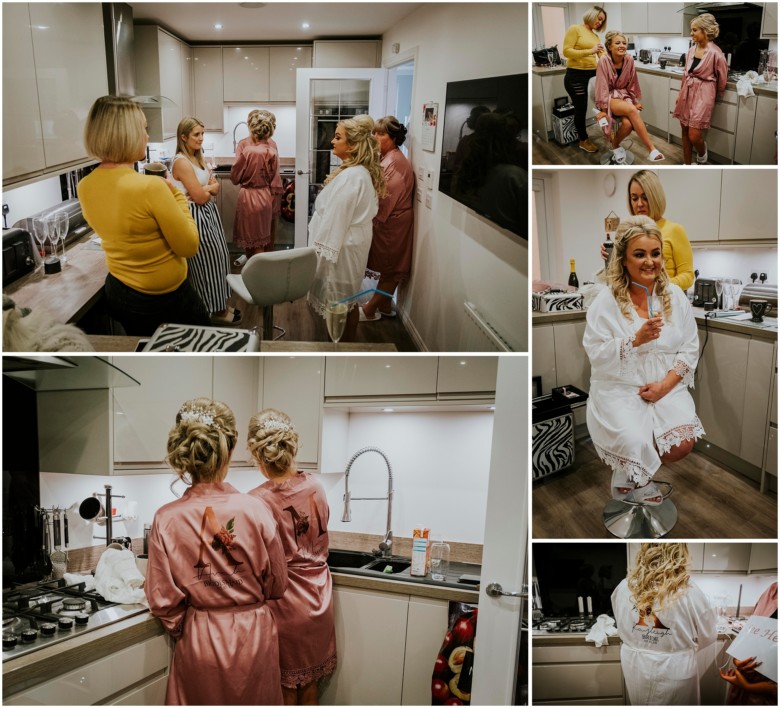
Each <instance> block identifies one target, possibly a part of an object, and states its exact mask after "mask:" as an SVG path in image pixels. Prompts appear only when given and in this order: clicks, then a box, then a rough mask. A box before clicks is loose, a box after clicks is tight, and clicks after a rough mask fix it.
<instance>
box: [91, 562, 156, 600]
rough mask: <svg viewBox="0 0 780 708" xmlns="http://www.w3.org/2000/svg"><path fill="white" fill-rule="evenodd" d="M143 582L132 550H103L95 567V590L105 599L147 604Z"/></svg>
mask: <svg viewBox="0 0 780 708" xmlns="http://www.w3.org/2000/svg"><path fill="white" fill-rule="evenodd" d="M143 583H144V576H143V575H142V574H141V572H140V571H139V570H138V567H137V566H136V564H135V556H134V555H133V552H132V551H130V550H128V549H126V548H123V549H122V550H119V549H116V548H106V550H105V551H103V555H101V556H100V560H99V561H98V564H97V568H96V569H95V590H97V591H98V592H99V593H100V594H101V595H102V596H103V597H104V598H106V600H110V601H111V602H121V603H124V604H142V605H147V602H146V594H145V593H144V591H143V588H142V585H143ZM147 606H148V605H147Z"/></svg>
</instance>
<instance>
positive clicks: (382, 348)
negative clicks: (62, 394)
mask: <svg viewBox="0 0 780 708" xmlns="http://www.w3.org/2000/svg"><path fill="white" fill-rule="evenodd" d="M87 339H88V340H89V343H90V344H91V345H92V346H93V347H94V349H95V351H96V352H134V351H135V348H136V346H137V344H138V342H139V341H140V340H141V339H148V337H128V336H114V335H104V334H89V335H87ZM260 351H261V352H333V351H339V352H396V351H398V349H397V348H396V346H395V344H380V343H376V344H367V343H364V342H339V345H338V349H335V348H334V346H333V344H332V343H330V342H288V341H281V340H279V341H274V342H270V341H269V342H265V341H263V342H260ZM158 353H160V354H161V353H162V352H158Z"/></svg>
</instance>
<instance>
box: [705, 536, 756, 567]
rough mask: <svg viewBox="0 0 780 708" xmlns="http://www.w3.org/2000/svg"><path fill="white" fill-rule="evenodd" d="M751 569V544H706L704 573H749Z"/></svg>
mask: <svg viewBox="0 0 780 708" xmlns="http://www.w3.org/2000/svg"><path fill="white" fill-rule="evenodd" d="M749 567H750V544H748V543H705V544H704V563H703V566H702V572H704V573H747V572H748V568H749Z"/></svg>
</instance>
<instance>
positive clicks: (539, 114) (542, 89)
mask: <svg viewBox="0 0 780 708" xmlns="http://www.w3.org/2000/svg"><path fill="white" fill-rule="evenodd" d="M564 74H565V72H564V71H558V72H556V73H550V74H538V73H536V72H534V74H533V91H532V92H531V120H532V126H533V131H534V134H535V135H537V136H538V137H540V138H541V139H542V140H544V141H545V142H547V141H548V140H549V139H550V136H552V134H553V125H552V115H553V107H554V106H555V99H556V98H566V99H567V100H568V95H569V94H568V93H567V92H566V87H565V86H564V85H563V77H564Z"/></svg>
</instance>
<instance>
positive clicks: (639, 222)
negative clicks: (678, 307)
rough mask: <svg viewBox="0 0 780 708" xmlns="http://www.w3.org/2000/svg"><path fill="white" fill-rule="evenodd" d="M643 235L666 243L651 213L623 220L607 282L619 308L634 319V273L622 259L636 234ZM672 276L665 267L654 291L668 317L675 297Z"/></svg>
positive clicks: (657, 279) (619, 228) (607, 274)
mask: <svg viewBox="0 0 780 708" xmlns="http://www.w3.org/2000/svg"><path fill="white" fill-rule="evenodd" d="M640 236H652V237H653V238H655V239H657V240H658V243H659V245H660V246H661V249H662V250H663V247H664V240H663V237H662V236H661V231H660V230H659V228H658V227H657V226H656V225H655V222H654V221H653V220H652V219H651V218H650V217H648V216H632V217H629V218H628V219H625V220H624V221H621V222H620V225H619V226H618V229H617V233H616V234H615V246H614V248H613V252H612V256H611V257H610V259H609V265H608V266H607V272H606V279H607V285H608V286H609V287H610V289H611V290H612V294H613V295H614V296H615V300H617V303H618V306H619V307H620V311H621V312H622V313H623V316H624V317H625V318H626V319H627V320H630V319H631V311H632V309H633V307H634V305H633V303H632V302H631V297H630V296H629V294H628V289H629V286H630V285H631V276H630V275H629V274H628V269H627V268H626V266H625V265H624V263H623V261H624V260H625V258H626V253H628V247H629V245H630V244H631V242H632V241H633V240H634V239H635V238H639V237H640ZM668 285H669V276H668V275H667V273H666V269H665V268H661V272H660V273H659V274H658V276H657V277H656V279H655V293H656V295H657V296H659V297H660V298H661V300H662V302H663V308H664V315H665V316H666V318H667V319H670V318H671V316H672V299H671V296H670V295H669V289H668V287H667V286H668Z"/></svg>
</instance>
